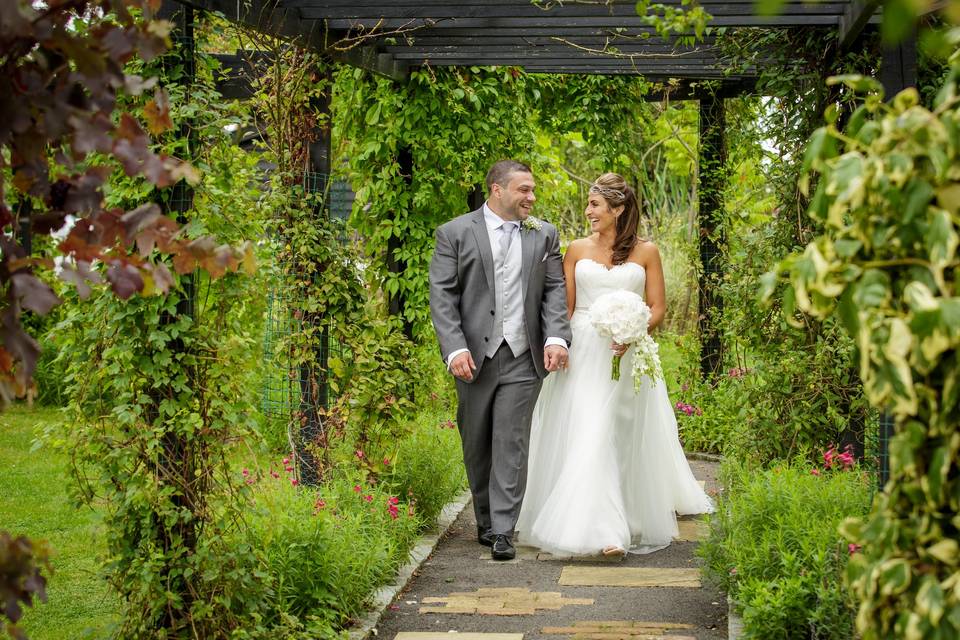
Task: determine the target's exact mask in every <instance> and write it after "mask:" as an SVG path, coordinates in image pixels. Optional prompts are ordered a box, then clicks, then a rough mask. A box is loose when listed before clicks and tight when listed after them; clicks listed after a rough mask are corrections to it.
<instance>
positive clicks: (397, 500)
mask: <svg viewBox="0 0 960 640" xmlns="http://www.w3.org/2000/svg"><path fill="white" fill-rule="evenodd" d="M387 502H389V503H390V504H400V498H398V497H397V496H390V497H389V498H388V499H387Z"/></svg>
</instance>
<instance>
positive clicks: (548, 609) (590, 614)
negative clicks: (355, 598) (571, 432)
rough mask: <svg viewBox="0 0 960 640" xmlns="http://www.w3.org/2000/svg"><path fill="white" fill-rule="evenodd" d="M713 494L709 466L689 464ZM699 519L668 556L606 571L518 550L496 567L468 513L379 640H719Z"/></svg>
mask: <svg viewBox="0 0 960 640" xmlns="http://www.w3.org/2000/svg"><path fill="white" fill-rule="evenodd" d="M691 467H692V468H693V471H694V474H695V475H696V476H697V478H699V479H700V480H701V481H703V482H705V486H706V488H707V490H708V491H709V492H711V493H713V492H715V491H716V490H717V488H718V487H717V482H716V470H717V469H716V467H717V464H716V463H714V462H707V461H699V460H692V461H691ZM703 529H704V525H703V523H702V522H701V521H700V520H699V519H694V518H684V519H682V520H681V525H680V536H679V537H678V539H677V540H676V541H675V542H674V544H672V545H671V546H670V547H669V548H667V549H664V550H662V551H658V552H656V553H653V554H649V555H628V556H627V557H626V558H625V559H623V560H616V561H611V560H608V559H606V558H603V557H602V556H601V557H597V558H590V559H583V560H576V561H574V560H570V559H564V560H561V559H558V558H554V557H552V556H549V555H548V554H541V553H537V551H536V550H534V549H529V548H524V547H519V548H518V549H517V551H518V553H517V558H516V559H514V560H512V561H509V562H494V561H493V560H491V559H490V552H489V549H487V548H485V547H481V546H480V545H479V544H477V541H476V524H475V520H474V518H473V510H472V506H471V505H469V504H468V505H467V507H466V508H465V509H463V511H462V512H461V513H460V515H459V517H458V518H457V519H456V520H455V521H454V523H453V524H452V525H451V526H450V528H449V529H448V530H447V532H446V534H445V535H444V536H443V538H442V539H441V540H440V542H439V544H438V545H437V547H436V549H435V550H434V552H433V554H432V555H431V556H430V557H428V558H427V559H426V560H425V561H424V562H423V563H422V564H421V565H420V567H419V569H417V570H416V571H415V572H414V575H413V577H412V578H411V580H410V581H409V582H408V583H407V585H406V587H405V588H404V589H403V590H402V591H400V593H399V595H397V596H396V597H395V598H394V599H393V601H392V602H391V603H390V605H389V606H388V607H387V609H386V610H385V611H384V613H383V615H382V617H381V618H380V621H379V624H378V626H377V628H376V631H375V633H376V635H377V637H378V638H379V639H380V640H521V639H522V640H566V639H568V638H576V639H577V640H580V639H584V640H620V639H625V640H626V639H632V640H646V639H651V640H652V639H654V638H661V637H662V638H665V639H668V638H673V639H674V640H679V639H680V638H686V639H692V638H696V639H697V640H718V639H721V638H726V637H727V605H726V600H725V599H724V597H723V596H722V594H720V593H719V592H718V591H716V590H714V589H712V588H710V587H709V586H704V585H701V584H700V571H699V564H700V561H699V559H698V558H696V557H695V555H694V550H695V549H696V545H697V539H698V538H699V537H700V536H701V535H702V534H704V533H705V532H704V530H703Z"/></svg>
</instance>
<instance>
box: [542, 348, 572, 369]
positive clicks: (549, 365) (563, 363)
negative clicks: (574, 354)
mask: <svg viewBox="0 0 960 640" xmlns="http://www.w3.org/2000/svg"><path fill="white" fill-rule="evenodd" d="M568 356H569V354H568V353H567V350H566V349H564V348H563V347H561V346H560V345H558V344H551V345H548V346H547V347H546V348H544V350H543V366H544V368H545V369H546V370H547V371H559V370H560V369H566V368H567V358H568Z"/></svg>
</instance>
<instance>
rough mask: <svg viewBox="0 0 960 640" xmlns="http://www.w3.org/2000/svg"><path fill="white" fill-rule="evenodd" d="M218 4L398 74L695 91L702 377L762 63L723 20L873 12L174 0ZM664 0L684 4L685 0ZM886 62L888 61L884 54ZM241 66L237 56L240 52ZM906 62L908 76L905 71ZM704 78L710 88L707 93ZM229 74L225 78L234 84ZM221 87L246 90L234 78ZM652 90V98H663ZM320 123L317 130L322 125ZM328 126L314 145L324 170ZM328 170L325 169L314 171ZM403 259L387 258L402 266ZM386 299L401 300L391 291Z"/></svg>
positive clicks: (717, 356)
mask: <svg viewBox="0 0 960 640" xmlns="http://www.w3.org/2000/svg"><path fill="white" fill-rule="evenodd" d="M178 1H179V2H181V3H182V4H184V5H188V6H191V7H193V8H197V9H201V10H208V11H217V12H220V13H222V14H223V15H224V16H226V17H227V18H228V19H229V20H232V21H236V22H239V23H242V24H245V25H247V26H249V27H252V28H254V29H257V30H260V31H263V32H265V33H269V34H271V35H275V36H278V37H282V38H290V39H294V40H296V41H297V42H298V43H299V44H300V45H302V46H305V47H307V48H310V49H312V50H315V51H317V52H320V53H323V54H325V55H327V56H328V57H330V58H332V59H333V60H336V61H339V62H345V63H348V64H352V65H355V66H359V67H362V68H365V69H368V70H371V71H374V72H376V73H379V74H382V75H385V76H388V77H390V78H393V79H394V80H396V81H403V80H404V79H405V78H406V76H407V75H408V74H409V72H410V70H411V69H416V68H419V67H423V66H427V65H429V66H433V67H438V66H470V65H478V66H497V65H503V66H519V67H522V68H524V69H525V70H526V71H527V72H530V73H568V74H603V75H622V74H626V75H637V76H643V77H644V78H646V79H648V80H650V81H651V82H664V83H667V82H670V83H671V87H672V88H671V93H670V95H671V96H672V97H673V98H674V99H698V100H700V136H701V144H700V150H701V155H700V159H699V162H700V167H701V171H700V172H699V176H698V179H699V180H700V185H699V186H700V189H699V193H700V194H701V196H700V202H699V211H698V215H699V219H700V227H701V248H700V255H701V262H702V264H703V268H704V276H705V277H702V278H701V295H700V301H701V307H700V314H699V315H700V319H701V337H702V351H701V365H702V367H701V368H702V371H703V372H704V375H710V374H712V373H715V372H717V371H718V370H719V368H720V367H721V366H722V345H721V343H720V338H719V336H718V335H716V334H715V333H714V332H713V331H712V329H711V327H712V325H713V322H712V321H711V319H712V318H713V317H715V316H716V315H717V314H718V313H720V305H721V301H720V298H719V296H718V295H716V294H715V292H714V290H713V288H714V285H713V282H714V281H715V280H716V276H717V275H718V274H719V273H720V271H721V269H722V266H721V264H722V256H720V255H719V253H718V250H717V243H716V240H715V236H716V233H717V232H718V231H719V232H720V233H722V230H718V229H717V227H716V224H715V220H716V218H717V216H716V214H717V213H718V212H720V211H722V209H723V201H722V197H721V195H720V190H719V185H718V184H716V180H714V178H713V177H712V173H711V171H710V168H712V167H716V166H718V163H722V162H723V155H724V139H723V129H724V121H723V118H724V116H723V114H724V109H723V98H726V97H734V96H737V95H744V94H749V93H751V92H753V91H754V90H755V84H756V79H757V77H758V75H759V73H760V71H761V68H762V66H763V62H764V58H763V55H762V53H763V52H759V53H760V54H761V55H760V56H758V58H757V60H758V61H757V64H758V65H759V66H760V67H761V68H757V67H750V68H746V69H743V68H734V67H733V66H732V64H731V61H729V60H725V59H724V56H723V54H722V52H721V47H720V46H719V42H720V39H721V38H722V37H723V30H722V29H719V28H720V27H723V28H727V29H744V28H764V27H778V28H795V29H810V28H815V29H835V30H836V31H837V33H838V45H839V46H840V47H841V48H844V47H849V46H851V45H852V44H853V43H854V42H855V40H856V38H857V36H858V35H859V34H860V33H861V31H862V30H863V29H864V28H865V27H866V25H867V24H868V23H869V22H870V21H871V20H875V19H876V18H875V17H874V13H875V11H876V9H877V7H878V6H879V2H877V1H876V0H830V1H827V2H817V3H812V4H811V3H808V2H805V1H803V0H786V1H785V2H783V3H782V5H781V6H780V8H779V10H778V12H777V13H776V14H775V15H764V14H762V13H759V12H758V10H757V7H756V4H755V2H754V0H701V1H700V2H699V3H698V6H699V7H702V8H703V9H704V10H705V11H706V12H707V13H708V14H709V15H710V16H711V19H710V21H709V27H710V28H709V29H708V30H707V32H706V33H705V34H704V37H703V38H701V39H695V38H693V37H692V35H690V34H680V35H673V36H669V37H663V36H662V35H658V33H657V32H656V30H655V29H654V27H653V26H651V24H650V23H649V21H648V20H647V19H646V18H645V17H642V16H639V15H637V13H636V2H634V0H538V1H536V2H533V1H531V0H466V1H463V2H449V1H448V0H419V1H414V0H178ZM663 4H664V5H665V6H667V7H672V8H675V9H678V10H687V9H690V8H691V5H684V4H682V2H681V0H666V1H665V2H664V3H663ZM911 56H913V59H914V60H915V49H913V48H912V47H911V45H910V43H906V44H905V45H900V46H898V47H897V48H895V49H892V50H890V51H889V52H888V55H887V56H885V65H884V67H885V70H884V72H885V78H884V79H885V84H887V86H888V89H897V88H902V87H903V86H907V85H910V84H914V83H915V67H916V64H915V62H913V63H912V67H911ZM887 60H889V63H888V62H887ZM236 61H237V62H238V63H240V64H236V65H235V66H237V67H242V66H243V64H242V59H241V58H237V59H236ZM911 68H912V69H913V70H914V71H913V73H912V77H911V71H910V69H911ZM704 81H711V82H710V83H709V87H710V88H709V91H707V92H704V91H703V89H702V87H703V85H704ZM231 82H232V84H231ZM225 87H227V88H229V91H230V92H232V93H234V94H235V95H242V94H243V93H244V92H245V91H247V89H246V88H245V87H244V86H243V83H242V82H238V81H237V79H236V78H233V79H232V80H230V79H228V80H227V81H226V82H225ZM659 95H661V94H659V93H657V92H654V94H653V97H659ZM321 133H324V132H321ZM329 144H330V140H329V132H326V133H325V135H323V136H322V137H321V139H320V141H319V142H318V143H316V145H315V146H317V147H318V148H316V149H313V150H312V151H311V157H314V156H316V157H317V158H318V163H319V164H320V165H323V167H319V166H318V167H315V168H312V170H313V171H315V172H316V171H321V169H323V168H325V169H326V171H329ZM321 172H324V171H321ZM403 267H404V265H402V264H392V265H391V268H394V269H398V270H402V269H403ZM391 302H392V304H391V308H394V309H396V308H400V307H402V301H399V300H394V301H391Z"/></svg>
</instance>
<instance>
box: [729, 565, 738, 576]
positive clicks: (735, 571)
mask: <svg viewBox="0 0 960 640" xmlns="http://www.w3.org/2000/svg"><path fill="white" fill-rule="evenodd" d="M730 575H732V576H735V575H737V568H736V567H730Z"/></svg>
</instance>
